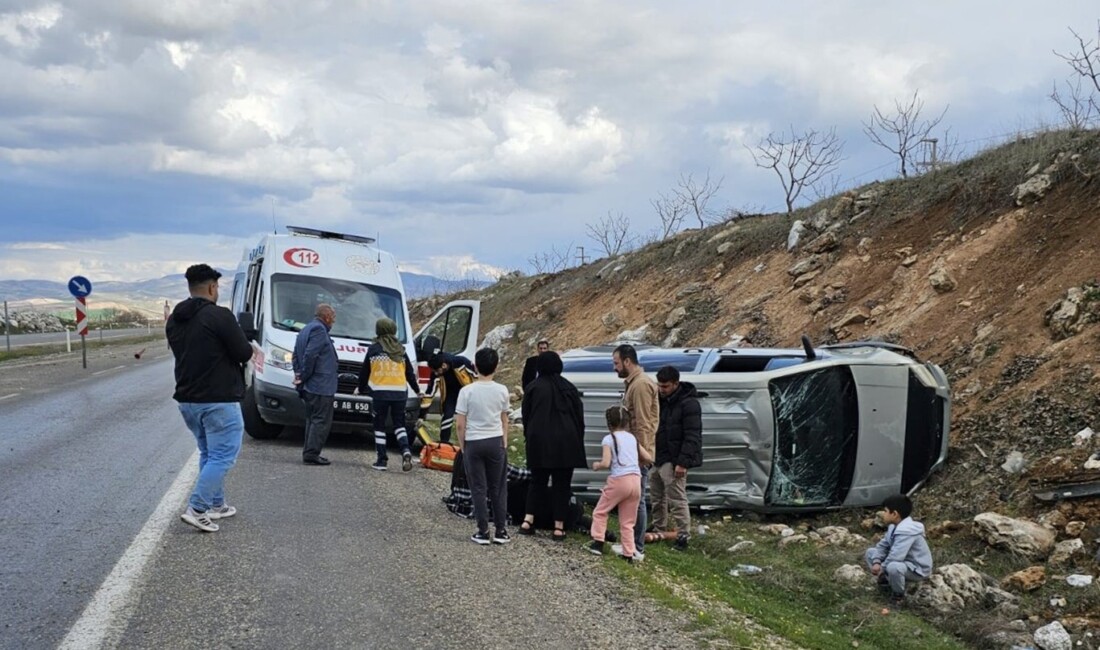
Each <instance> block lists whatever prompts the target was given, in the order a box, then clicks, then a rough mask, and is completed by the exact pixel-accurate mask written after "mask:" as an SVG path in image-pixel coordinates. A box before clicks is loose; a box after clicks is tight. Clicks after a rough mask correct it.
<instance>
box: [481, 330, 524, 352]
mask: <svg viewBox="0 0 1100 650" xmlns="http://www.w3.org/2000/svg"><path fill="white" fill-rule="evenodd" d="M515 335H516V324H515V323H508V324H507V325H498V326H496V327H494V328H493V329H491V330H489V333H488V334H486V335H485V338H484V339H482V341H481V347H483V348H493V349H494V350H496V351H497V352H499V351H500V346H501V344H502V343H504V342H505V341H508V340H510V339H512V338H514V337H515Z"/></svg>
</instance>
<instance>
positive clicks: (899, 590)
mask: <svg viewBox="0 0 1100 650" xmlns="http://www.w3.org/2000/svg"><path fill="white" fill-rule="evenodd" d="M912 511H913V502H912V501H910V500H909V497H907V496H905V495H904V494H896V495H894V496H890V497H887V498H886V500H885V501H883V502H882V519H883V521H885V522H886V523H887V524H889V528H887V529H886V535H885V536H884V537H883V538H882V540H881V541H880V542H879V543H878V544H875V545H874V546H872V547H871V548H869V549H867V552H866V553H864V554H863V559H864V561H865V562H866V563H867V567H868V568H869V569H870V570H871V575H873V576H875V577H876V578H877V579H878V584H879V585H882V586H885V585H887V584H888V585H889V586H890V593H891V596H890V600H891V601H892V602H893V603H894V604H901V603H902V602H904V600H905V581H906V580H926V579H927V578H928V576H930V575H932V551H931V550H930V549H929V548H928V541H927V540H926V539H925V538H924V524H922V523H920V522H918V521H913V519H912V517H910V516H909V514H910V513H911V512H912Z"/></svg>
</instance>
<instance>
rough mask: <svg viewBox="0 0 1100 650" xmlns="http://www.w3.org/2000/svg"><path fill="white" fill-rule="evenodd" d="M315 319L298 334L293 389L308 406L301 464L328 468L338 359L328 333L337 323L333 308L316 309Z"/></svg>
mask: <svg viewBox="0 0 1100 650" xmlns="http://www.w3.org/2000/svg"><path fill="white" fill-rule="evenodd" d="M315 315H316V317H315V318H314V319H313V320H312V321H310V323H309V324H308V325H306V326H305V327H303V328H302V331H301V332H298V338H297V340H295V341H294V358H293V365H294V386H295V387H296V388H297V389H298V394H299V395H300V396H301V397H302V401H303V402H305V405H306V430H305V443H304V444H303V447H302V462H303V463H305V464H306V465H328V464H329V462H330V461H329V459H327V458H325V457H324V456H322V455H321V450H322V449H323V448H324V446H325V441H327V440H328V434H329V430H330V429H332V408H333V405H334V401H335V397H336V385H337V371H338V369H339V363H340V362H339V359H338V358H337V356H336V346H334V345H333V344H332V337H331V336H329V331H330V330H331V329H332V324H333V323H335V322H336V310H335V309H333V308H332V306H331V305H327V304H325V303H321V304H319V305H317V311H316V312H315Z"/></svg>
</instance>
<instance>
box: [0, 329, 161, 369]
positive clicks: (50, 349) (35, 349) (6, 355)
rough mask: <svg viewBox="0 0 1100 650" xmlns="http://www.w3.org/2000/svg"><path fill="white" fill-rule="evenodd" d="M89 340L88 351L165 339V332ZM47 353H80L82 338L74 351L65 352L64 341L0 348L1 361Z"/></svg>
mask: <svg viewBox="0 0 1100 650" xmlns="http://www.w3.org/2000/svg"><path fill="white" fill-rule="evenodd" d="M88 338H89V340H88V341H87V345H88V351H89V352H90V351H92V350H99V349H102V348H108V347H112V346H117V345H134V344H141V343H152V342H155V341H163V340H164V333H163V332H157V333H155V334H141V335H137V336H134V337H132V338H131V337H126V338H114V339H108V340H105V341H102V342H100V341H98V340H92V337H88ZM47 355H77V356H79V355H80V340H79V338H78V339H77V340H76V341H74V342H73V351H72V352H65V344H64V343H45V344H42V345H27V346H20V347H18V348H12V350H11V351H10V352H8V351H7V350H0V363H3V362H5V361H11V360H13V359H25V358H29V357H43V356H47Z"/></svg>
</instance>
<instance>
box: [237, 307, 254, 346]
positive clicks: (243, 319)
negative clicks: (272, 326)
mask: <svg viewBox="0 0 1100 650" xmlns="http://www.w3.org/2000/svg"><path fill="white" fill-rule="evenodd" d="M237 324H238V325H240V326H241V331H242V332H244V335H245V338H247V339H248V340H249V341H255V340H256V336H257V335H258V334H259V332H257V331H256V317H255V316H254V315H253V314H252V312H250V311H242V312H241V313H239V314H237Z"/></svg>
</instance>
